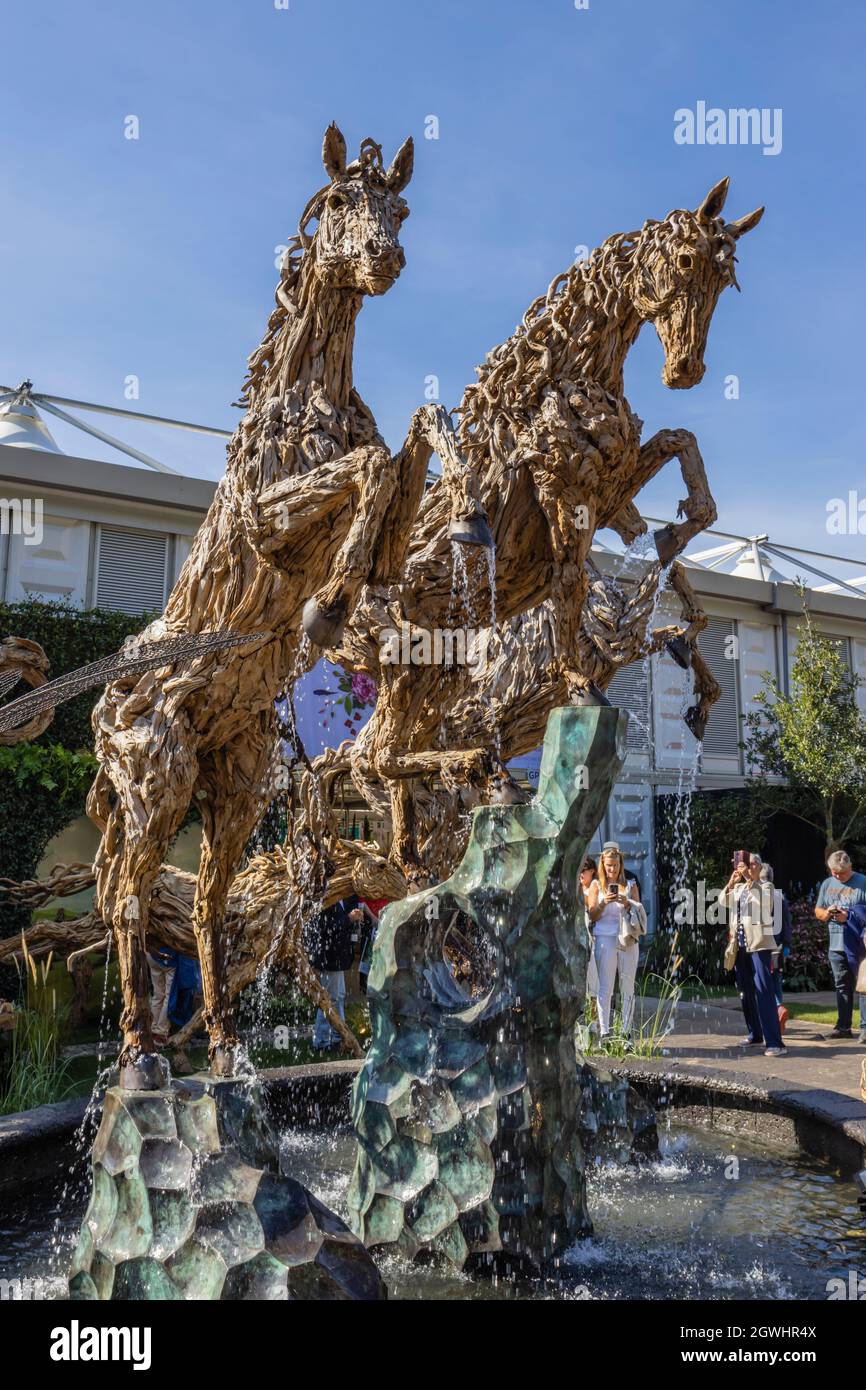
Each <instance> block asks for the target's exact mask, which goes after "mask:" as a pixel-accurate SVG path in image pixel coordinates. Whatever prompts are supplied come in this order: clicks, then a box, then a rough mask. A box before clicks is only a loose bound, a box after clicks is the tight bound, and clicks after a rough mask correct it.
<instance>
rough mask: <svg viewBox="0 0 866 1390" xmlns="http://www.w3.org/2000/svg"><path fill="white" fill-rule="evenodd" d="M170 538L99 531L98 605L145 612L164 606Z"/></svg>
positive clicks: (131, 532)
mask: <svg viewBox="0 0 866 1390" xmlns="http://www.w3.org/2000/svg"><path fill="white" fill-rule="evenodd" d="M167 560H168V536H165V535H159V534H157V533H154V532H142V531H117V530H112V528H111V527H109V526H103V527H101V528H100V533H99V564H98V569H97V579H96V606H97V608H108V609H110V610H111V611H112V612H114V613H144V612H145V611H147V610H149V609H154V608H156V609H160V610H161V609H162V608H163V607H164V605H165V599H166V593H165V587H166V568H167Z"/></svg>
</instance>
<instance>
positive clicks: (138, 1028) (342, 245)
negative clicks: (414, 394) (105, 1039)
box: [88, 125, 477, 1086]
mask: <svg viewBox="0 0 866 1390" xmlns="http://www.w3.org/2000/svg"><path fill="white" fill-rule="evenodd" d="M323 161H324V165H325V170H326V172H327V174H328V182H327V184H326V185H325V187H324V188H322V189H320V190H319V191H318V192H317V193H316V194H315V195H314V196H313V198H312V199H311V200H310V202H309V203H308V204H307V207H306V209H305V211H304V214H303V216H302V218H301V223H300V227H299V232H298V236H297V237H296V238H295V239H294V240H293V242H292V243H291V246H290V248H289V252H288V253H287V256H286V257H285V259H284V262H283V267H282V273H281V277H280V282H279V285H278V287H277V292H276V301H277V303H276V308H275V310H274V312H273V313H272V315H271V317H270V320H269V322H268V328H267V332H266V334H265V337H264V340H263V342H262V344H261V346H260V347H259V348H258V349H257V351H256V352H255V353H254V354H253V356H252V357H251V358H250V370H249V376H248V380H247V383H246V387H245V397H244V403H245V404H246V406H247V409H246V413H245V415H244V418H243V419H242V421H241V423H240V424H239V426H238V428H237V429H236V430H235V432H234V434H233V436H232V438H231V441H230V442H229V445H228V458H227V466H226V473H225V475H224V477H223V478H222V480H221V482H220V484H219V486H218V487H217V490H216V495H215V497H214V500H213V503H212V505H211V508H210V510H209V512H208V515H207V517H206V519H205V521H204V523H203V525H202V527H201V529H200V530H199V532H198V535H197V536H196V540H195V542H194V545H193V548H192V551H191V553H190V555H189V558H188V559H187V561H186V563H185V565H184V567H183V570H182V572H181V574H180V576H179V578H178V580H177V582H176V584H175V586H174V589H173V590H172V593H171V595H170V597H169V600H168V603H167V605H166V609H165V613H164V615H163V617H162V618H161V619H159V620H158V621H157V622H156V623H154V624H152V625H151V627H150V628H148V629H147V631H146V632H145V633H144V634H142V637H143V639H144V640H151V641H153V640H156V639H158V638H164V637H167V636H171V635H173V634H175V633H185V634H189V633H197V632H202V631H211V630H221V629H229V630H230V631H231V632H232V633H234V634H239V635H240V636H243V635H245V634H248V635H250V636H251V637H253V638H257V640H255V641H254V642H253V643H252V644H248V645H247V646H245V647H244V648H243V649H235V650H234V651H232V652H227V653H226V652H221V651H217V652H213V653H210V654H207V655H204V656H201V657H199V658H197V659H195V660H193V661H191V662H189V663H188V664H187V665H185V666H184V667H183V669H179V668H178V667H177V666H169V665H166V666H163V667H161V668H160V669H159V670H157V671H154V672H150V673H149V674H147V675H144V676H142V677H140V678H129V679H126V680H121V681H116V682H115V683H113V684H112V685H110V686H109V687H108V688H107V690H106V691H105V694H104V696H103V697H102V699H101V700H100V702H99V703H98V705H97V706H96V709H95V710H94V715H93V724H94V731H95V737H96V753H97V757H98V758H99V761H100V764H101V766H100V771H99V773H98V775H97V779H96V781H95V783H94V786H93V788H92V789H91V793H90V797H89V799H88V812H89V814H90V816H91V818H92V819H93V820H94V821H95V822H96V824H97V825H98V826H99V827H100V829H101V830H102V832H103V835H102V842H101V845H100V848H99V851H98V855H97V859H96V871H97V896H96V905H97V910H98V911H99V912H100V914H101V915H102V917H103V918H104V919H105V921H107V922H110V923H111V924H112V926H113V928H114V931H115V935H116V938H117V943H118V958H119V965H120V976H121V988H122V991H123V1011H122V1015H121V1028H122V1031H123V1049H122V1052H121V1072H122V1075H124V1076H125V1080H126V1084H127V1085H130V1086H135V1085H142V1084H152V1083H153V1079H154V1075H155V1072H156V1070H157V1069H155V1067H154V1066H153V1064H152V1062H148V1063H146V1064H144V1063H143V1064H142V1065H141V1067H137V1066H136V1063H138V1062H139V1059H140V1058H142V1057H149V1056H150V1055H151V1054H152V1052H153V1046H154V1044H153V1036H152V1029H151V1018H150V1008H149V994H150V982H149V974H148V967H147V960H146V952H145V938H146V930H147V920H148V905H149V897H150V893H151V890H152V887H153V883H154V880H155V877H156V875H157V873H158V871H159V868H160V864H161V862H162V859H163V857H164V855H165V853H166V850H167V848H168V845H169V843H170V841H171V839H172V837H173V836H174V835H175V834H176V832H177V831H178V830H179V828H180V826H181V824H182V822H183V820H184V817H185V816H186V814H187V811H188V809H189V806H190V804H191V803H192V802H195V804H196V805H197V807H198V809H199V811H200V814H201V818H202V854H201V863H200V868H199V873H198V880H197V886H196V896H195V906H194V909H193V923H194V928H195V935H196V941H197V945H198V953H199V958H200V961H201V967H202V984H203V994H204V1008H205V1021H206V1023H207V1026H208V1032H209V1035H210V1040H211V1062H212V1066H213V1068H214V1070H216V1071H218V1072H222V1073H224V1074H226V1073H230V1072H231V1070H232V1067H233V1058H234V1054H235V1051H236V1043H237V1039H236V1033H235V1020H234V1010H233V1005H232V1003H231V1001H230V999H229V996H228V991H227V989H226V988H225V973H226V962H225V959H224V942H223V923H224V917H225V911H226V899H227V895H228V890H229V887H230V885H231V881H232V878H233V876H234V874H235V872H236V871H237V869H238V867H239V863H240V859H241V855H242V853H243V850H244V847H245V845H246V843H247V841H248V839H249V836H250V833H251V832H252V830H253V828H254V825H255V823H256V820H257V818H258V816H259V815H260V813H261V810H262V807H263V805H264V804H266V803H267V800H268V799H269V797H268V792H269V782H270V770H271V765H272V759H273V757H274V752H275V748H276V728H275V719H274V699H275V697H276V696H277V694H278V693H279V691H280V690H281V689H282V688H283V687H284V686H285V685H286V684H287V682H290V681H291V680H292V679H293V678H294V677H296V676H297V675H300V674H301V673H302V670H303V669H305V668H306V667H308V666H311V665H312V664H313V661H314V660H315V657H316V653H314V652H312V651H310V650H309V644H307V648H306V649H305V650H302V649H301V643H302V629H301V619H302V614H303V620H304V626H305V627H306V629H307V632H308V635H310V636H311V637H312V639H313V640H314V641H317V642H323V641H325V640H333V638H334V637H335V636H336V635H337V633H338V632H339V630H340V627H341V626H342V624H343V622H344V621H345V618H346V616H347V615H348V614H349V613H350V612H351V610H352V607H353V605H354V603H355V600H356V598H357V595H358V593H359V591H360V589H361V587H362V585H363V584H364V583H365V581H367V580H368V579H369V578H371V577H378V576H382V575H387V574H388V573H389V572H390V570H391V569H392V567H393V564H394V557H393V554H392V539H393V537H392V529H393V528H392V521H391V517H392V514H393V513H394V510H395V508H394V504H395V499H397V500H398V501H399V507H398V508H397V511H399V512H400V514H401V516H402V514H403V512H404V511H405V508H406V506H407V505H410V504H411V500H412V499H414V505H415V506H417V504H418V502H419V501H420V500H421V497H422V494H423V490H424V479H425V477H426V471H427V464H428V462H429V459H430V456H431V453H432V450H433V447H434V444H435V446H436V447H437V448H439V449H440V452H441V453H442V456H443V459H444V462H445V471H446V473H447V475H448V479H449V484H450V486H451V487H452V495H453V499H454V507H453V515H452V532H453V533H454V534H456V535H458V536H461V535H462V536H464V538H467V539H469V540H472V539H473V536H472V535H471V534H468V533H469V532H471V530H472V527H473V525H477V520H476V513H477V506H476V505H475V504H474V503H473V501H472V497H471V494H472V483H471V478H470V475H469V474H468V472H467V470H466V469H465V467H462V466H461V463H460V460H459V457H458V456H457V454H456V451H455V450H454V448H453V446H452V445H451V444H450V441H449V440H448V439H447V437H445V436H446V435H447V427H448V424H449V422H448V421H447V417H446V416H445V412H444V411H442V410H441V408H438V407H433V406H426V407H423V408H422V409H421V410H419V411H418V412H416V415H415V417H414V418H413V421H412V426H411V428H410V431H409V435H408V438H407V441H406V444H405V446H404V448H403V449H402V451H401V452H400V453H399V454H398V455H396V457H392V455H391V452H390V450H389V449H388V448H387V446H386V445H385V443H384V440H383V439H382V437H381V435H380V434H379V433H378V430H377V428H376V423H375V420H374V418H373V416H372V414H371V412H370V410H369V409H368V407H367V406H366V405H365V403H364V402H363V401H362V399H361V397H360V396H359V395H358V393H357V391H355V390H354V388H353V385H352V349H353V342H354V331H355V320H356V318H357V315H358V311H359V310H360V308H361V304H362V302H363V299H364V296H365V295H379V294H384V293H385V291H386V290H388V289H389V288H390V287H391V286H392V285H393V283H394V282H395V280H396V279H397V277H398V275H399V273H400V270H401V267H402V266H403V264H404V256H403V251H402V249H401V247H400V242H399V236H398V233H399V228H400V224H401V223H402V221H403V220H404V218H405V217H406V216H407V214H408V207H407V205H406V203H405V201H404V199H403V198H402V197H401V194H402V191H403V189H404V188H405V187H406V185H407V184H408V182H409V179H410V177H411V174H412V162H413V151H412V141H411V139H409V140H407V141H406V142H405V144H404V145H403V146H402V148H401V149H400V150H399V152H398V153H397V155H396V157H395V159H394V161H393V163H392V164H391V165H390V167H389V168H388V169H387V170H386V169H385V167H384V165H383V161H382V154H381V149H380V148H379V146H377V145H375V144H374V143H373V142H372V141H371V140H365V141H364V142H363V144H362V146H361V151H360V155H359V157H358V159H357V160H355V161H354V162H352V163H350V164H347V162H346V145H345V141H344V139H343V136H342V135H341V134H340V132H339V131H338V130H337V128H336V127H335V126H333V125H332V126H331V127H329V129H328V131H327V133H326V135H325V141H324V147H323ZM313 219H317V220H318V226H317V228H316V230H315V231H314V232H312V233H311V232H310V231H309V225H310V223H311V222H312V220H313ZM407 499H409V502H408V503H407Z"/></svg>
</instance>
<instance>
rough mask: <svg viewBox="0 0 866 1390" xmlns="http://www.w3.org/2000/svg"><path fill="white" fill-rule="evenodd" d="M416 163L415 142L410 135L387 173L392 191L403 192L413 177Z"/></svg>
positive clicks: (387, 182) (387, 179)
mask: <svg viewBox="0 0 866 1390" xmlns="http://www.w3.org/2000/svg"><path fill="white" fill-rule="evenodd" d="M414 165H415V144H414V142H413V140H412V136H411V135H410V136H409V138H408V140H404V142H403V144H402V145H401V146H400V148H399V150H398V151H397V153H396V154H395V155H394V160H393V162H392V164H391V167H390V169H389V170H388V172H387V174H386V175H385V182H386V184H387V185H388V187H389V188H390V190H391V192H392V193H402V192H403V189H404V188H405V187H406V185H407V183H408V182H409V180H410V179H411V177H412V170H413V168H414Z"/></svg>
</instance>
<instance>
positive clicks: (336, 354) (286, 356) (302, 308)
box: [250, 267, 363, 413]
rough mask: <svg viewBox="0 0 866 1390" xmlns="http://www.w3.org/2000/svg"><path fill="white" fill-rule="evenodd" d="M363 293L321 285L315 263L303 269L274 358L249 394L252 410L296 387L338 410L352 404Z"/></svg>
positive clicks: (294, 389)
mask: <svg viewBox="0 0 866 1390" xmlns="http://www.w3.org/2000/svg"><path fill="white" fill-rule="evenodd" d="M362 299H363V295H362V294H361V292H360V291H358V290H338V289H330V288H329V287H327V286H323V285H322V284H321V283H320V281H318V280H317V279H316V277H315V275H314V274H313V270H312V267H310V269H309V270H308V271H307V272H306V273H304V272H302V274H301V277H300V279H299V282H298V285H297V288H296V291H295V293H294V295H293V298H292V306H291V311H290V312H288V313H287V314H286V317H285V319H284V321H283V323H282V326H281V329H280V333H279V335H278V337H277V340H276V343H275V346H274V351H273V357H272V360H271V362H270V364H269V366H268V368H267V370H266V371H265V372H264V374H263V375H262V378H261V380H259V381H258V382H257V383H256V386H255V388H254V390H253V391H251V393H250V411H251V413H252V412H253V411H254V410H255V409H256V407H258V406H261V405H262V404H263V403H264V402H265V401H266V400H271V399H274V398H276V399H277V400H281V401H285V399H286V396H287V395H288V393H289V392H296V393H297V394H298V395H299V396H300V397H301V400H302V401H306V399H308V398H309V397H310V396H311V395H313V394H315V395H316V397H317V398H319V399H320V398H321V396H322V395H324V397H325V399H326V400H327V401H328V402H329V403H330V405H331V406H333V408H334V409H335V410H336V411H338V412H343V411H345V410H346V409H347V407H348V406H349V398H350V396H351V392H352V358H353V353H354V347H355V320H356V319H357V317H358V312H359V310H360V308H361V302H362Z"/></svg>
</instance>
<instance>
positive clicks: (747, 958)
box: [721, 849, 788, 1057]
mask: <svg viewBox="0 0 866 1390" xmlns="http://www.w3.org/2000/svg"><path fill="white" fill-rule="evenodd" d="M733 862H734V867H733V872H732V873H731V877H730V878H729V879H728V882H727V884H726V886H725V890H724V893H723V894H722V898H721V901H722V902H724V904H725V907H726V908H727V913H728V946H727V951H726V952H725V966H726V968H727V969H728V970H733V972H734V977H735V979H736V982H737V989H738V990H739V992H740V1003H741V1005H742V1008H743V1018H744V1019H745V1020H746V1028H747V1030H748V1031H747V1033H746V1036H745V1038H744V1039H743V1042H744V1044H745V1046H747V1047H763V1048H764V1054H765V1056H767V1057H785V1056H787V1051H788V1050H787V1048H786V1047H785V1045H784V1043H783V1042H782V1027H781V1022H780V1018H779V1008H778V1005H777V1003H776V991H775V987H774V982H773V953H774V951H775V950H776V935H777V933H778V934H781V931H782V921H781V907H780V902H779V900H780V899H781V894H779V895H778V898H776V896H775V894H774V893H773V889H772V885H771V884H769V883H762V882H761V869H762V867H763V864H762V861H761V856H760V854H755V852H754V851H751V852H750V851H749V850H743V849H738V850H735V851H734V861H733Z"/></svg>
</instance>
